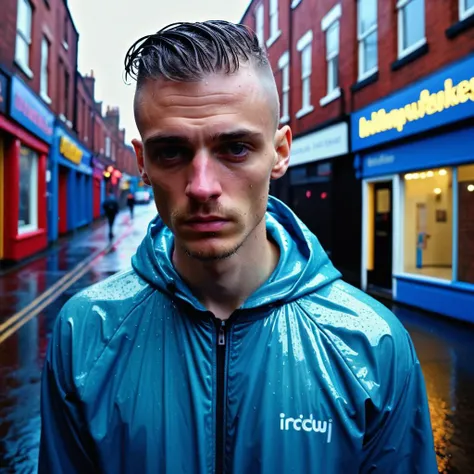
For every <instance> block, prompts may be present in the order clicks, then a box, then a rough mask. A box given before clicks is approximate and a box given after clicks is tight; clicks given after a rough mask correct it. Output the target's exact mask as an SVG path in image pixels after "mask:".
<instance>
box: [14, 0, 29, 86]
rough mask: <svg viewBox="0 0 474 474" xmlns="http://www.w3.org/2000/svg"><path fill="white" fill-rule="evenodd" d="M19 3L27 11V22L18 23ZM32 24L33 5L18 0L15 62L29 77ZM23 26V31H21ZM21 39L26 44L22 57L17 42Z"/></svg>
mask: <svg viewBox="0 0 474 474" xmlns="http://www.w3.org/2000/svg"><path fill="white" fill-rule="evenodd" d="M20 4H22V5H23V6H24V8H25V9H26V10H25V11H26V12H27V21H26V22H27V24H26V25H21V24H20ZM32 25H33V7H32V5H31V3H30V2H29V0H18V12H17V20H16V39H15V63H16V64H17V65H18V66H19V67H20V68H21V69H22V71H23V72H24V73H25V74H26V75H27V76H28V77H29V78H30V79H31V78H32V77H33V72H32V70H31V69H30V66H29V63H30V48H31V42H32V40H31V29H32ZM23 26H25V28H24V29H25V31H23ZM19 41H22V42H24V43H25V44H26V45H27V57H26V58H24V57H22V56H21V55H20V53H19V48H18V42H19Z"/></svg>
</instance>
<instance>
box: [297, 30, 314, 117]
mask: <svg viewBox="0 0 474 474" xmlns="http://www.w3.org/2000/svg"><path fill="white" fill-rule="evenodd" d="M312 42H313V30H309V31H307V32H306V33H305V34H304V35H303V36H302V37H301V38H300V39H299V40H298V42H297V43H296V50H297V51H298V52H300V53H301V54H300V57H301V86H302V87H301V94H302V97H301V109H300V110H298V112H296V118H297V119H299V118H301V117H303V116H304V115H307V114H309V113H310V112H312V111H313V110H314V106H313V105H311V73H312V55H313V49H312V44H311V43H312ZM308 51H309V52H308ZM305 52H306V54H308V55H309V57H310V58H311V67H310V68H309V70H308V71H306V72H305V71H304V69H303V55H304V54H305ZM305 81H308V83H309V87H308V90H309V97H307V98H305V97H304V90H305V88H304V86H303V84H304V82H305Z"/></svg>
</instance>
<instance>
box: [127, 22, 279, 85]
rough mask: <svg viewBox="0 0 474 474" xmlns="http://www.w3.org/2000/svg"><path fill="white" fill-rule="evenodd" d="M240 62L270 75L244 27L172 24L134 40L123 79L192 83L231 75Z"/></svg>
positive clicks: (265, 60)
mask: <svg viewBox="0 0 474 474" xmlns="http://www.w3.org/2000/svg"><path fill="white" fill-rule="evenodd" d="M241 63H251V64H252V66H254V67H255V68H256V70H257V71H258V72H260V71H261V72H263V73H266V74H271V76H272V78H273V73H272V70H271V66H270V64H269V61H268V58H267V54H266V52H265V51H264V49H263V48H262V47H261V46H260V44H259V41H258V38H257V35H256V34H255V33H254V32H253V31H252V30H251V29H250V28H248V27H247V26H244V25H240V24H235V23H230V22H227V21H222V20H209V21H205V22H202V23H200V22H197V23H187V22H180V23H172V24H170V25H168V26H166V27H164V28H163V29H161V30H160V31H158V32H157V33H155V34H151V35H147V36H144V37H142V38H140V39H139V40H137V41H136V42H135V43H134V44H133V45H132V46H131V47H130V49H129V50H128V52H127V54H126V56H125V79H127V77H131V78H132V79H136V81H137V89H139V88H140V86H141V84H142V83H143V82H144V81H145V80H147V79H165V80H169V81H177V82H195V81H200V80H202V79H203V78H204V77H205V76H206V75H209V74H213V73H214V74H215V73H225V74H232V73H234V72H237V71H238V69H239V67H240V64H241Z"/></svg>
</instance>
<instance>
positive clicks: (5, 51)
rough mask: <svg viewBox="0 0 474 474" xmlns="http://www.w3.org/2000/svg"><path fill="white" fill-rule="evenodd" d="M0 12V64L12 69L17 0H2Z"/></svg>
mask: <svg viewBox="0 0 474 474" xmlns="http://www.w3.org/2000/svg"><path fill="white" fill-rule="evenodd" d="M1 12H2V13H1V14H0V31H1V34H0V64H2V65H3V66H4V67H6V68H7V69H8V70H10V71H12V69H13V58H14V57H15V38H16V14H17V0H2V6H1Z"/></svg>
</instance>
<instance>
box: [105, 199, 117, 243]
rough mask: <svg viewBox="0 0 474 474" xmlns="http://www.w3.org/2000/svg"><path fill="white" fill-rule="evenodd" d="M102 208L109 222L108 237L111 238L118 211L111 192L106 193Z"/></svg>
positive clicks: (115, 200)
mask: <svg viewBox="0 0 474 474" xmlns="http://www.w3.org/2000/svg"><path fill="white" fill-rule="evenodd" d="M102 208H103V209H104V213H105V216H106V218H107V221H108V223H109V239H110V240H112V239H113V238H114V222H115V218H116V217H117V214H118V212H119V205H118V201H117V198H116V197H115V195H114V194H113V193H109V194H108V196H107V198H106V199H105V201H104V202H103V204H102Z"/></svg>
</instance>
